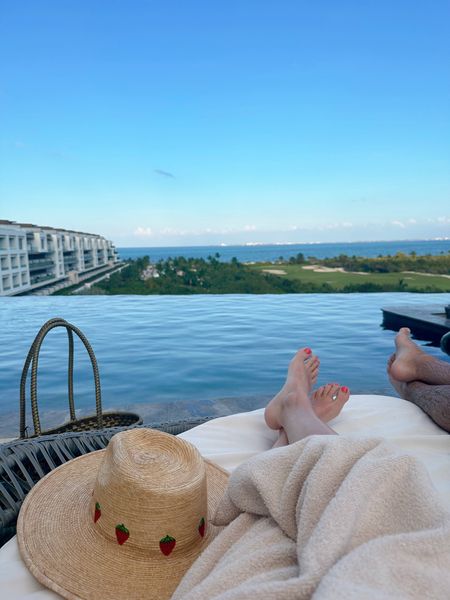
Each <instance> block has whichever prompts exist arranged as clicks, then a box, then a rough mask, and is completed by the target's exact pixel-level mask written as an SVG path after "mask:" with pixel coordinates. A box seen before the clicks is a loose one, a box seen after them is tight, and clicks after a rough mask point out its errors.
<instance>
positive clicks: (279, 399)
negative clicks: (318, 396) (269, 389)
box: [264, 348, 318, 429]
mask: <svg viewBox="0 0 450 600" xmlns="http://www.w3.org/2000/svg"><path fill="white" fill-rule="evenodd" d="M316 358H317V357H316V356H315V355H314V354H312V352H311V350H310V349H309V348H303V349H302V350H299V351H298V352H297V354H296V355H295V356H294V358H293V359H292V360H291V362H290V364H289V368H288V374H287V377H286V381H285V384H284V385H283V387H282V388H281V390H280V391H279V392H278V394H277V395H276V396H275V397H274V398H272V400H271V401H270V402H269V404H268V405H267V406H266V410H265V411H264V418H265V420H266V423H267V425H268V427H270V428H271V429H281V421H280V413H281V411H282V409H283V404H284V402H285V400H286V397H287V396H288V395H289V394H292V393H293V394H294V395H296V394H297V393H298V392H301V396H302V397H303V396H304V395H306V396H307V397H308V396H309V394H310V393H311V388H312V386H313V381H314V378H315V379H317V373H318V361H316V360H315V359H316Z"/></svg>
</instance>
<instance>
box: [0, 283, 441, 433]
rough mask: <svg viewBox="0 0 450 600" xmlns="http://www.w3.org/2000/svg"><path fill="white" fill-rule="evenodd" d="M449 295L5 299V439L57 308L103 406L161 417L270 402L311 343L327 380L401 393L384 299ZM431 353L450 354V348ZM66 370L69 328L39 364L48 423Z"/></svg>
mask: <svg viewBox="0 0 450 600" xmlns="http://www.w3.org/2000/svg"><path fill="white" fill-rule="evenodd" d="M449 302H450V295H449V294H427V295H422V294H350V295H347V294H317V295H316V294H314V295H281V296H279V295H266V296H264V295H263V296H259V295H258V296H251V295H226V296H112V297H108V296H72V297H70V296H69V297H64V296H59V297H47V298H45V297H43V298H41V297H20V298H0V437H2V436H8V435H16V434H17V431H18V425H17V423H18V404H19V380H20V375H21V370H22V366H23V361H24V359H25V356H26V353H27V351H28V348H29V346H30V344H31V342H32V341H33V339H34V336H35V335H36V333H37V331H38V329H39V327H40V326H41V325H42V324H43V323H44V322H45V321H46V320H48V319H50V318H52V317H55V316H59V317H63V318H65V319H67V320H68V321H70V322H72V323H73V324H74V325H76V326H77V327H79V328H80V329H81V330H82V331H83V332H84V333H85V335H86V336H87V337H88V339H89V341H90V342H91V345H92V347H93V349H94V351H95V353H96V356H97V359H98V362H99V366H100V376H101V383H102V395H103V404H104V406H105V407H107V408H111V407H118V408H119V407H120V408H123V409H125V408H133V409H135V410H137V412H140V413H142V415H143V416H144V418H146V417H149V416H150V417H151V418H155V419H156V420H159V419H165V418H178V417H185V416H187V415H188V414H193V415H202V414H220V413H225V412H230V411H234V412H237V411H239V410H242V409H244V410H246V409H251V408H255V407H257V406H262V405H263V403H264V402H265V400H266V399H267V398H268V397H270V396H271V395H273V394H274V393H275V392H276V391H277V390H278V388H279V387H280V386H281V384H282V382H283V379H284V376H285V373H286V367H287V364H288V362H289V360H290V358H291V356H292V355H293V353H294V352H295V351H296V349H297V348H299V347H301V346H304V345H309V346H311V347H312V348H313V350H314V351H315V352H317V353H318V354H319V356H320V358H321V361H322V366H321V375H320V380H319V383H326V382H328V381H336V382H340V383H342V384H345V385H348V386H349V387H350V388H351V391H352V392H354V393H391V388H390V385H389V382H388V380H387V377H386V374H385V363H386V359H387V357H388V356H389V354H390V353H391V352H392V348H393V338H394V335H395V334H394V332H391V331H385V330H383V329H382V327H381V318H382V315H381V310H380V309H381V307H382V306H389V305H390V306H392V305H395V304H407V303H408V304H414V305H418V304H422V305H430V304H434V305H439V306H444V304H448V303H449ZM76 350H77V352H76V364H75V397H76V405H77V408H80V409H81V411H82V412H93V410H94V400H93V389H94V388H93V379H92V371H91V367H90V363H89V362H88V360H87V356H86V355H85V351H84V348H83V347H82V345H81V344H77V343H76ZM429 351H430V352H431V353H432V354H434V355H436V356H439V357H441V358H444V359H446V358H447V359H448V357H445V355H443V354H442V352H441V351H440V350H439V348H429ZM66 369H67V336H66V334H65V333H64V331H63V330H53V331H52V332H50V334H49V335H48V337H47V338H46V340H45V341H44V345H43V348H42V353H41V357H40V362H39V379H38V397H39V406H40V408H41V413H42V416H43V419H42V420H43V421H44V423H45V424H50V423H55V422H61V421H62V420H63V419H64V417H65V415H66V413H67V410H66V408H65V406H66V404H65V402H66V397H67V382H66Z"/></svg>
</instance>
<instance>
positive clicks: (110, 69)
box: [0, 0, 450, 246]
mask: <svg viewBox="0 0 450 600" xmlns="http://www.w3.org/2000/svg"><path fill="white" fill-rule="evenodd" d="M449 22H450V3H449V2H448V1H447V0H445V1H442V0H433V1H432V2H429V1H426V2H425V1H415V0H408V1H404V0H395V2H393V1H392V0H389V1H387V0H378V1H377V2H364V1H361V0H339V1H337V0H315V1H314V2H311V1H310V0H309V1H308V2H306V1H303V0H289V1H284V0H257V1H254V0H239V1H235V0H227V1H226V2H214V1H211V0H208V1H196V0H189V1H185V0H177V1H171V0H164V1H162V0H161V1H160V0H155V1H151V0H148V1H145V0H123V1H115V0H89V1H87V0H86V1H84V0H75V1H73V0H64V1H62V0H33V1H32V2H30V1H29V0H26V1H25V0H3V1H2V2H1V4H0V63H1V64H0V68H1V72H0V111H1V112H0V119H1V127H0V218H6V219H11V220H16V221H26V222H29V221H31V222H34V223H37V224H44V225H52V226H55V227H66V228H71V229H78V230H83V231H90V232H94V233H100V234H102V235H105V236H106V237H108V238H110V239H113V240H114V241H115V242H116V244H117V245H118V246H158V245H188V244H189V245H196V244H198V245H202V244H208V243H213V244H214V243H221V242H223V243H243V242H247V241H253V242H255V241H261V242H282V241H290V242H304V241H352V240H369V239H405V238H432V237H438V236H450V36H449V35H448V27H449Z"/></svg>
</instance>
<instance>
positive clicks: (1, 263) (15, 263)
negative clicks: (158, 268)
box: [0, 220, 118, 296]
mask: <svg viewBox="0 0 450 600" xmlns="http://www.w3.org/2000/svg"><path fill="white" fill-rule="evenodd" d="M117 262H118V258H117V251H116V249H115V247H114V245H113V243H112V242H111V241H109V240H106V239H105V238H104V237H102V236H100V235H96V234H92V233H83V232H81V231H72V230H67V229H57V228H54V227H47V226H40V225H33V224H31V223H16V222H14V221H7V220H0V296H15V295H18V294H27V293H33V294H40V295H47V294H50V293H52V292H54V291H56V290H58V289H61V288H64V287H68V286H70V285H74V284H77V283H79V282H81V281H83V280H84V279H88V278H91V277H93V276H94V275H96V274H97V273H99V274H100V273H103V272H107V271H108V270H109V269H111V268H113V267H114V266H115V264H116V263H117Z"/></svg>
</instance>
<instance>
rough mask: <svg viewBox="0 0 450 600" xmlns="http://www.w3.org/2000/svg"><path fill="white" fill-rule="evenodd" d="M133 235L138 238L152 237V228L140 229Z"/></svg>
mask: <svg viewBox="0 0 450 600" xmlns="http://www.w3.org/2000/svg"><path fill="white" fill-rule="evenodd" d="M133 235H135V236H137V237H152V235H153V231H152V229H151V228H150V227H138V228H137V229H135V230H134V231H133Z"/></svg>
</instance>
